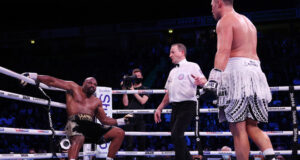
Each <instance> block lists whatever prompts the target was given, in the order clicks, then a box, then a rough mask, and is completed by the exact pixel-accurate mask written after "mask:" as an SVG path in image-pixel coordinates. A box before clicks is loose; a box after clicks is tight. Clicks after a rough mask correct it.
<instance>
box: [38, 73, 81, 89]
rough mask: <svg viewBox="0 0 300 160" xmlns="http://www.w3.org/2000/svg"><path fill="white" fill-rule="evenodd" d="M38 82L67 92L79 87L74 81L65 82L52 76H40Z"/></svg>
mask: <svg viewBox="0 0 300 160" xmlns="http://www.w3.org/2000/svg"><path fill="white" fill-rule="evenodd" d="M37 80H38V81H39V82H41V83H44V84H46V85H48V86H52V87H56V88H61V89H64V90H67V91H70V90H73V89H74V88H75V87H77V86H78V84H76V83H75V82H72V81H65V80H61V79H58V78H55V77H52V76H47V75H38V76H37Z"/></svg>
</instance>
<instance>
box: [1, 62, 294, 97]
mask: <svg viewBox="0 0 300 160" xmlns="http://www.w3.org/2000/svg"><path fill="white" fill-rule="evenodd" d="M0 73H2V74H5V75H7V76H10V77H13V78H16V79H19V80H23V81H25V82H27V83H29V84H32V85H36V83H35V81H34V80H33V79H30V78H28V77H25V76H23V75H21V74H19V73H16V72H14V71H11V70H9V69H6V68H4V67H1V66H0ZM40 86H41V87H42V88H44V89H48V90H56V91H65V90H63V89H59V88H55V87H49V86H47V85H45V84H43V83H41V84H40ZM270 89H271V91H289V86H275V87H270ZM294 90H300V85H298V86H294ZM166 92H167V91H166V90H160V89H154V90H113V91H112V94H137V93H140V94H164V93H166ZM200 92H202V89H200Z"/></svg>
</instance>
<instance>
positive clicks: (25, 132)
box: [0, 127, 300, 136]
mask: <svg viewBox="0 0 300 160" xmlns="http://www.w3.org/2000/svg"><path fill="white" fill-rule="evenodd" d="M0 133H2V134H23V135H51V134H52V133H51V131H50V130H41V129H24V128H10V127H0ZM265 133H266V134H267V135H269V136H292V135H293V131H265ZM55 134H56V135H57V136H65V135H66V134H65V131H55ZM125 135H126V136H171V132H125ZM184 135H185V136H195V132H184ZM199 135H200V136H232V135H231V133H230V132H201V131H199ZM298 135H300V131H298Z"/></svg>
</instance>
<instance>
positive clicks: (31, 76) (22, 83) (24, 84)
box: [20, 72, 38, 87]
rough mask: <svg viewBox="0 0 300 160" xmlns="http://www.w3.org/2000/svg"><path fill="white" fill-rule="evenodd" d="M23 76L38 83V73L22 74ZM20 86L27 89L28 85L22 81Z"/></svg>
mask: <svg viewBox="0 0 300 160" xmlns="http://www.w3.org/2000/svg"><path fill="white" fill-rule="evenodd" d="M22 75H23V76H25V77H28V78H31V79H33V80H35V81H36V79H37V76H38V74H37V73H32V72H24V73H22ZM20 84H21V85H22V86H23V87H25V86H26V85H27V82H25V81H23V80H21V82H20Z"/></svg>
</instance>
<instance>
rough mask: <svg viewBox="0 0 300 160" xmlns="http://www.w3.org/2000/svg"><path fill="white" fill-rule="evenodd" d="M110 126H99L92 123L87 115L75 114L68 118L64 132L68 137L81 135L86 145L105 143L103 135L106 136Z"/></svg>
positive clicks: (90, 117)
mask: <svg viewBox="0 0 300 160" xmlns="http://www.w3.org/2000/svg"><path fill="white" fill-rule="evenodd" d="M111 129H112V126H108V125H101V124H98V123H95V122H93V117H92V116H90V115H87V114H77V115H72V116H70V117H68V122H67V125H66V127H65V131H66V134H67V136H68V137H71V136H76V135H83V136H84V137H85V142H86V143H97V144H103V143H107V142H108V141H109V140H105V139H104V138H103V135H104V134H106V133H107V132H108V131H109V130H111Z"/></svg>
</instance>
